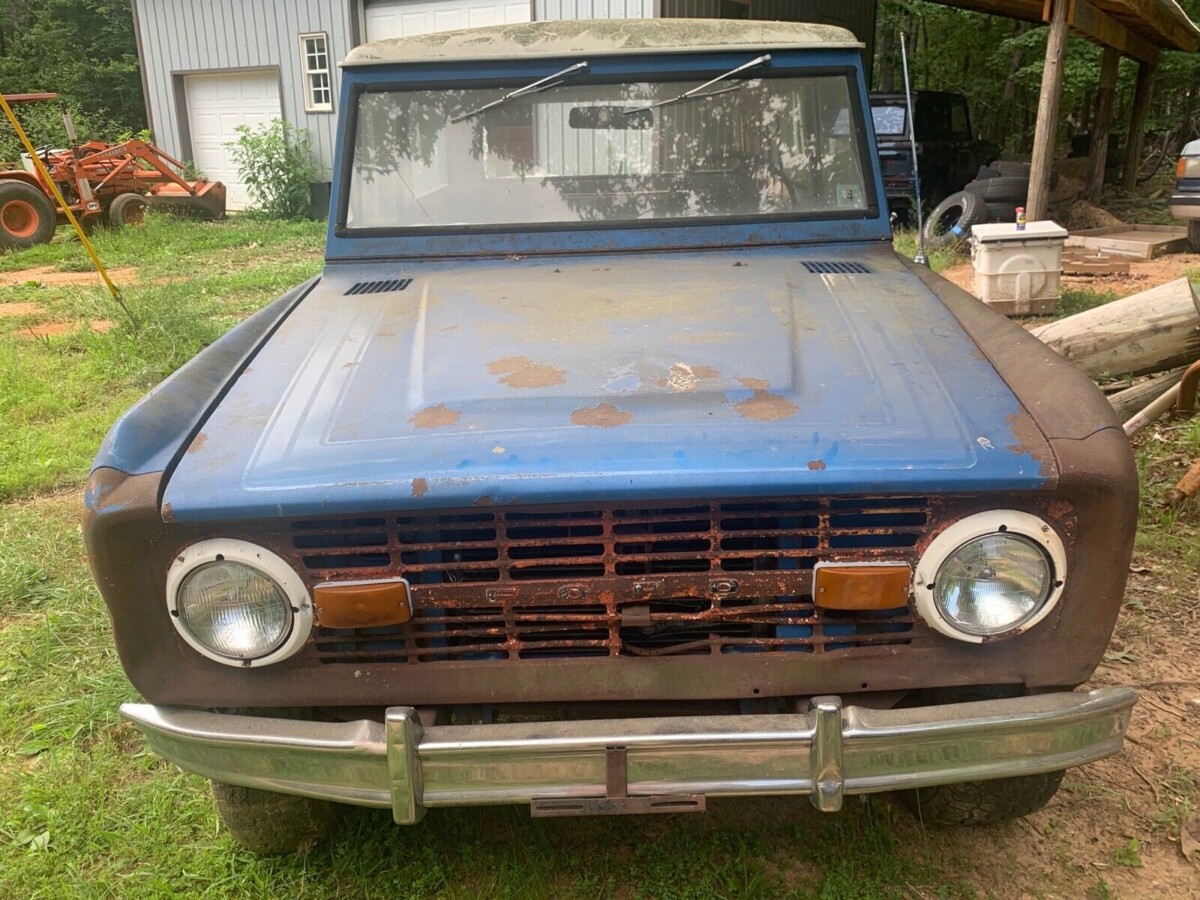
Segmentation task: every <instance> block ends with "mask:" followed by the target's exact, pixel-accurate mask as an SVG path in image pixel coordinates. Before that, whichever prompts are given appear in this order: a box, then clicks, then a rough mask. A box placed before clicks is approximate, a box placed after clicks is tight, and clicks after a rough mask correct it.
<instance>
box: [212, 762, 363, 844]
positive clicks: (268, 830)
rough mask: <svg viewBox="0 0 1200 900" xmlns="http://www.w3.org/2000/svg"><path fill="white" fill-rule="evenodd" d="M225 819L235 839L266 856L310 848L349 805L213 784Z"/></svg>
mask: <svg viewBox="0 0 1200 900" xmlns="http://www.w3.org/2000/svg"><path fill="white" fill-rule="evenodd" d="M212 792H213V799H214V800H215V801H216V804H217V812H218V813H219V814H220V816H221V821H222V822H223V823H224V825H225V827H226V828H227V829H228V830H229V833H230V835H232V837H233V839H234V840H235V841H237V842H238V843H239V844H241V845H242V846H243V847H245V848H246V849H247V850H249V851H250V852H251V853H258V854H260V855H262V856H279V855H282V854H285V853H296V852H299V851H304V850H309V849H311V848H312V847H314V846H316V845H317V844H319V843H320V842H321V841H323V840H324V839H325V838H326V837H328V836H329V833H330V832H331V831H332V830H333V827H334V825H336V824H337V822H338V820H339V819H340V818H341V817H342V814H343V813H344V812H345V807H344V806H341V805H339V804H337V803H330V802H329V801H327V800H313V799H312V798H310V797H297V796H294V795H292V794H277V793H275V792H274V791H260V790H258V789H257V788H248V787H239V786H238V785H234V784H224V783H222V782H219V781H214V782H213V783H212Z"/></svg>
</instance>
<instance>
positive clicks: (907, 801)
mask: <svg viewBox="0 0 1200 900" xmlns="http://www.w3.org/2000/svg"><path fill="white" fill-rule="evenodd" d="M1062 779H1063V771H1062V769H1059V770H1058V771H1057V772H1043V773H1042V774H1040V775H1020V776H1018V777H1016V778H997V779H995V780H994V781H967V782H964V783H962V784H939V785H937V786H935V787H927V788H917V789H916V790H911V791H897V792H896V797H897V798H898V799H899V800H900V802H901V803H903V804H904V806H906V807H907V808H908V811H909V812H911V813H912V814H913V815H914V816H916V818H917V819H919V820H920V821H921V822H923V823H925V824H926V825H938V826H943V827H947V828H958V827H962V826H964V825H967V826H970V825H997V824H999V823H1001V822H1009V821H1011V820H1013V819H1022V818H1024V817H1025V816H1027V815H1029V814H1030V813H1035V812H1037V811H1038V810H1039V809H1041V808H1042V807H1043V806H1045V805H1046V804H1047V803H1049V802H1050V798H1051V797H1053V796H1054V794H1055V792H1057V791H1058V786H1059V785H1060V784H1061V783H1062Z"/></svg>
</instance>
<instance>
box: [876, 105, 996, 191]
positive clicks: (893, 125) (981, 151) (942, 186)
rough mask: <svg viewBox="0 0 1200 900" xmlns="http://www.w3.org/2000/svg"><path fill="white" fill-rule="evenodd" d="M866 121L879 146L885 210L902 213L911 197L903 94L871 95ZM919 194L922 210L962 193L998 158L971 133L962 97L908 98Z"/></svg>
mask: <svg viewBox="0 0 1200 900" xmlns="http://www.w3.org/2000/svg"><path fill="white" fill-rule="evenodd" d="M871 118H872V119H873V121H874V124H875V138H876V140H877V141H878V144H879V165H880V168H881V169H882V171H883V186H884V190H885V192H886V193H887V199H888V205H889V206H891V207H892V209H894V210H896V211H897V212H900V213H901V214H904V213H905V212H907V211H908V210H909V209H911V207H912V203H913V199H914V197H915V188H914V182H913V162H912V146H911V143H910V141H909V129H908V107H907V105H906V103H905V99H904V95H903V94H872V95H871ZM913 118H914V120H915V124H916V135H917V154H918V158H919V162H920V164H921V195H922V200H923V201H924V202H925V204H926V208H927V209H929V208H932V207H934V206H936V205H937V204H939V203H940V202H941V201H942V200H944V199H945V198H946V197H948V196H949V195H950V194H953V193H954V192H955V191H959V190H961V189H962V186H963V185H964V184H966V183H967V182H969V181H971V180H972V179H973V178H975V176H976V173H977V172H978V171H979V169H980V167H981V166H983V165H985V164H986V163H987V162H988V160H992V159H995V158H996V157H997V156H999V155H1000V148H999V147H997V146H996V145H995V144H991V143H988V142H987V141H981V140H979V139H978V138H977V137H976V135H975V133H974V132H973V131H972V130H971V114H970V110H969V109H968V108H967V98H966V97H963V96H962V95H961V94H952V93H947V92H943V91H916V92H914V94H913Z"/></svg>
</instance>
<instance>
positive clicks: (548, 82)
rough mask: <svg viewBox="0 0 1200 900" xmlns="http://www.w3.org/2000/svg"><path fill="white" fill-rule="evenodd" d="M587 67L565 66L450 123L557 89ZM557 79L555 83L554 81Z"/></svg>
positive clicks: (583, 65) (463, 114)
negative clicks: (513, 101)
mask: <svg viewBox="0 0 1200 900" xmlns="http://www.w3.org/2000/svg"><path fill="white" fill-rule="evenodd" d="M587 67H588V64H587V61H586V60H585V61H584V62H577V63H575V65H573V66H567V67H566V68H565V69H563V70H562V71H560V72H555V73H554V74H553V75H547V76H546V77H545V78H539V79H538V80H537V81H535V82H533V84H527V85H525V87H520V88H517V89H516V90H515V91H509V92H508V93H507V94H505V95H504V96H503V97H501V98H500V99H499V100H493V101H492V102H491V103H485V104H484V105H483V106H481V107H479V109H473V110H471V111H470V112H466V113H462V114H461V115H457V116H453V117H452V118H451V119H450V121H451V122H462V121H464V120H466V119H470V118H472V117H473V116H477V115H479V114H480V113H481V112H487V111H488V110H489V109H494V108H495V107H497V106H500V105H501V104H504V103H507V102H508V101H509V100H516V99H517V98H518V97H524V96H525V95H526V94H539V93H541V92H542V91H548V90H550V88H552V87H558V86H559V85H560V84H562V78H563V76H565V75H572V74H574V73H575V72H579V71H581V70H583V69H586V68H587ZM555 78H557V79H559V80H558V81H555V80H554V79H555Z"/></svg>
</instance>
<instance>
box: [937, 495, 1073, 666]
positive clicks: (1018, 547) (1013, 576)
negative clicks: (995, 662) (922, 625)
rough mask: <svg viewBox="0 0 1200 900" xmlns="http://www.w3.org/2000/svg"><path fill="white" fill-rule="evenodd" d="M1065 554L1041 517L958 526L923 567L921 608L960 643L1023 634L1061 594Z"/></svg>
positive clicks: (1020, 515)
mask: <svg viewBox="0 0 1200 900" xmlns="http://www.w3.org/2000/svg"><path fill="white" fill-rule="evenodd" d="M1065 574H1066V551H1065V548H1064V546H1063V543H1062V539H1061V538H1060V537H1059V536H1058V533H1057V532H1055V531H1054V529H1053V528H1051V527H1050V526H1049V525H1048V524H1047V523H1045V522H1043V521H1042V520H1041V519H1039V518H1038V517H1037V516H1033V515H1030V514H1029V513H1024V512H1019V511H1017V510H995V511H991V512H985V513H977V514H975V515H973V516H967V517H966V518H964V519H961V520H959V521H958V522H955V523H954V524H953V525H951V526H950V527H949V528H947V529H946V530H945V531H943V532H942V533H941V534H939V535H938V536H937V537H936V538H935V539H934V540H933V542H932V543H931V544H930V545H929V549H927V550H926V551H925V553H924V555H923V556H922V557H921V561H920V562H919V563H918V564H917V573H916V589H915V593H916V599H917V609H918V611H919V612H920V613H921V615H922V616H923V617H924V619H925V621H926V622H927V623H928V624H929V625H930V627H932V628H933V629H934V630H935V631H939V632H941V633H942V634H945V635H947V636H949V637H953V638H957V639H958V640H961V641H970V642H973V643H980V642H982V641H983V640H984V639H985V638H996V637H1007V636H1011V635H1014V634H1019V633H1021V632H1023V631H1026V630H1028V629H1029V628H1031V627H1033V626H1034V625H1036V624H1037V623H1038V622H1040V621H1041V620H1042V619H1044V618H1045V617H1046V616H1047V615H1048V614H1049V613H1050V610H1051V609H1053V608H1054V605H1055V604H1056V603H1057V602H1058V599H1059V597H1060V596H1061V595H1062V588H1063V579H1064V577H1065Z"/></svg>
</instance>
